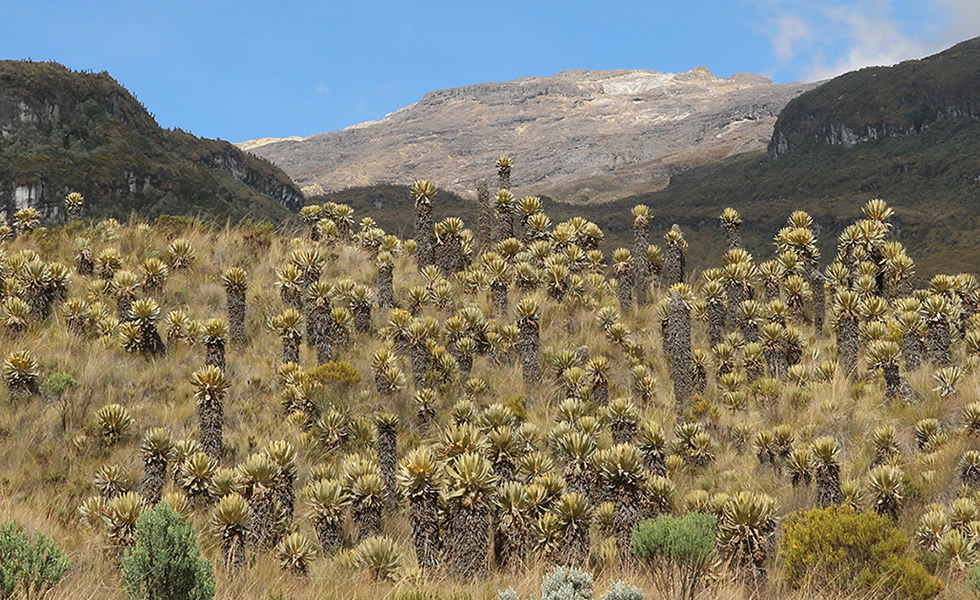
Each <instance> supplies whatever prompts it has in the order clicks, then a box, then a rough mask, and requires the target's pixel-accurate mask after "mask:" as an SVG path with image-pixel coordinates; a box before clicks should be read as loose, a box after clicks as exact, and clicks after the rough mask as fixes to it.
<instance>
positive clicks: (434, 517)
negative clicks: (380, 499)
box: [398, 446, 443, 575]
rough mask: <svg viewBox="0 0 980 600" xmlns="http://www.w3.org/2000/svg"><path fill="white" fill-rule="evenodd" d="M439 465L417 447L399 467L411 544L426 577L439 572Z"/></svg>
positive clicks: (430, 454) (427, 449) (424, 450)
mask: <svg viewBox="0 0 980 600" xmlns="http://www.w3.org/2000/svg"><path fill="white" fill-rule="evenodd" d="M442 473H443V469H442V465H440V464H439V462H438V461H437V460H436V458H435V456H434V455H433V453H432V451H431V450H430V449H429V448H428V447H427V446H420V447H418V448H416V449H415V450H413V451H412V452H411V453H410V454H409V455H408V456H407V457H405V458H404V459H403V460H402V461H401V463H400V464H399V466H398V484H399V487H400V488H401V490H402V493H403V494H404V495H405V497H406V498H408V503H409V507H410V511H411V512H410V514H409V521H410V523H411V525H412V542H413V543H414V545H415V556H416V558H417V559H418V563H419V568H420V569H421V570H422V572H423V573H424V574H426V575H429V574H433V573H435V572H436V570H437V569H438V568H439V547H440V543H439V489H440V487H441V479H442Z"/></svg>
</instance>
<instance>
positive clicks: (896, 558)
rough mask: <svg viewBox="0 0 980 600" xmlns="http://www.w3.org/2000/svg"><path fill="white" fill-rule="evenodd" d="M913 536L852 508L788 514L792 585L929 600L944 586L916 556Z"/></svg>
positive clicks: (786, 563)
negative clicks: (911, 548) (911, 547)
mask: <svg viewBox="0 0 980 600" xmlns="http://www.w3.org/2000/svg"><path fill="white" fill-rule="evenodd" d="M908 546H909V540H908V537H907V536H906V535H905V534H904V533H903V532H902V531H901V530H899V529H898V528H897V527H895V525H894V523H893V522H892V521H891V520H890V519H889V518H887V517H884V516H881V515H878V514H875V513H870V512H868V513H857V512H854V510H853V509H852V508H850V507H841V508H837V507H829V508H818V509H813V510H808V511H803V512H798V513H794V514H792V515H790V516H789V517H787V519H786V521H785V523H784V524H783V535H782V540H781V544H780V556H781V558H782V561H783V569H784V572H785V574H786V579H787V581H788V582H789V584H790V585H791V586H793V587H794V588H799V587H801V586H804V585H805V586H806V587H807V588H808V589H824V590H828V591H830V590H835V591H839V592H848V593H853V592H855V591H858V590H860V591H861V593H863V594H868V595H867V596H865V597H868V598H902V599H905V600H927V599H928V598H934V597H936V596H937V595H939V593H940V592H941V591H942V589H943V585H942V583H941V582H940V581H939V580H938V579H936V578H935V577H933V576H932V575H930V574H929V573H928V572H927V571H926V569H925V567H923V566H922V564H921V563H920V562H918V561H917V560H915V559H914V558H913V557H910V556H907V555H906V551H907V550H908Z"/></svg>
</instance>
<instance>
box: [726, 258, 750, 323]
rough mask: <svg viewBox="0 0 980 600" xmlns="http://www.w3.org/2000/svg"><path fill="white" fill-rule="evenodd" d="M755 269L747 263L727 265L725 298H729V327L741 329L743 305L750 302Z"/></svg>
mask: <svg viewBox="0 0 980 600" xmlns="http://www.w3.org/2000/svg"><path fill="white" fill-rule="evenodd" d="M752 274H753V267H752V264H751V263H749V262H746V261H740V262H733V263H729V264H727V265H725V269H724V275H723V279H724V283H725V296H726V297H727V298H728V311H727V320H728V325H729V327H733V328H741V326H742V303H743V302H745V301H746V300H748V299H749V298H748V296H749V294H748V290H749V289H750V284H751V281H752Z"/></svg>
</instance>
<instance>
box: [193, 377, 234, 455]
mask: <svg viewBox="0 0 980 600" xmlns="http://www.w3.org/2000/svg"><path fill="white" fill-rule="evenodd" d="M191 383H192V384H194V388H195V391H194V398H195V399H196V400H197V415H198V421H199V422H200V441H201V449H202V450H204V452H205V454H207V455H208V456H210V457H211V458H213V459H215V460H219V459H220V458H221V446H222V437H223V436H222V429H223V427H224V399H225V394H226V393H227V392H228V388H229V384H228V380H227V379H225V375H224V373H222V372H221V369H218V368H217V367H212V366H205V367H202V368H200V369H198V370H197V371H195V372H194V374H193V375H191Z"/></svg>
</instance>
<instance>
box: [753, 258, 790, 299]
mask: <svg viewBox="0 0 980 600" xmlns="http://www.w3.org/2000/svg"><path fill="white" fill-rule="evenodd" d="M759 274H760V275H761V277H762V285H763V287H764V288H765V299H766V302H767V303H769V302H772V301H774V300H779V294H780V291H781V290H782V281H783V274H784V273H783V266H782V264H781V263H780V262H779V261H778V260H767V261H765V262H763V263H761V264H760V265H759Z"/></svg>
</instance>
